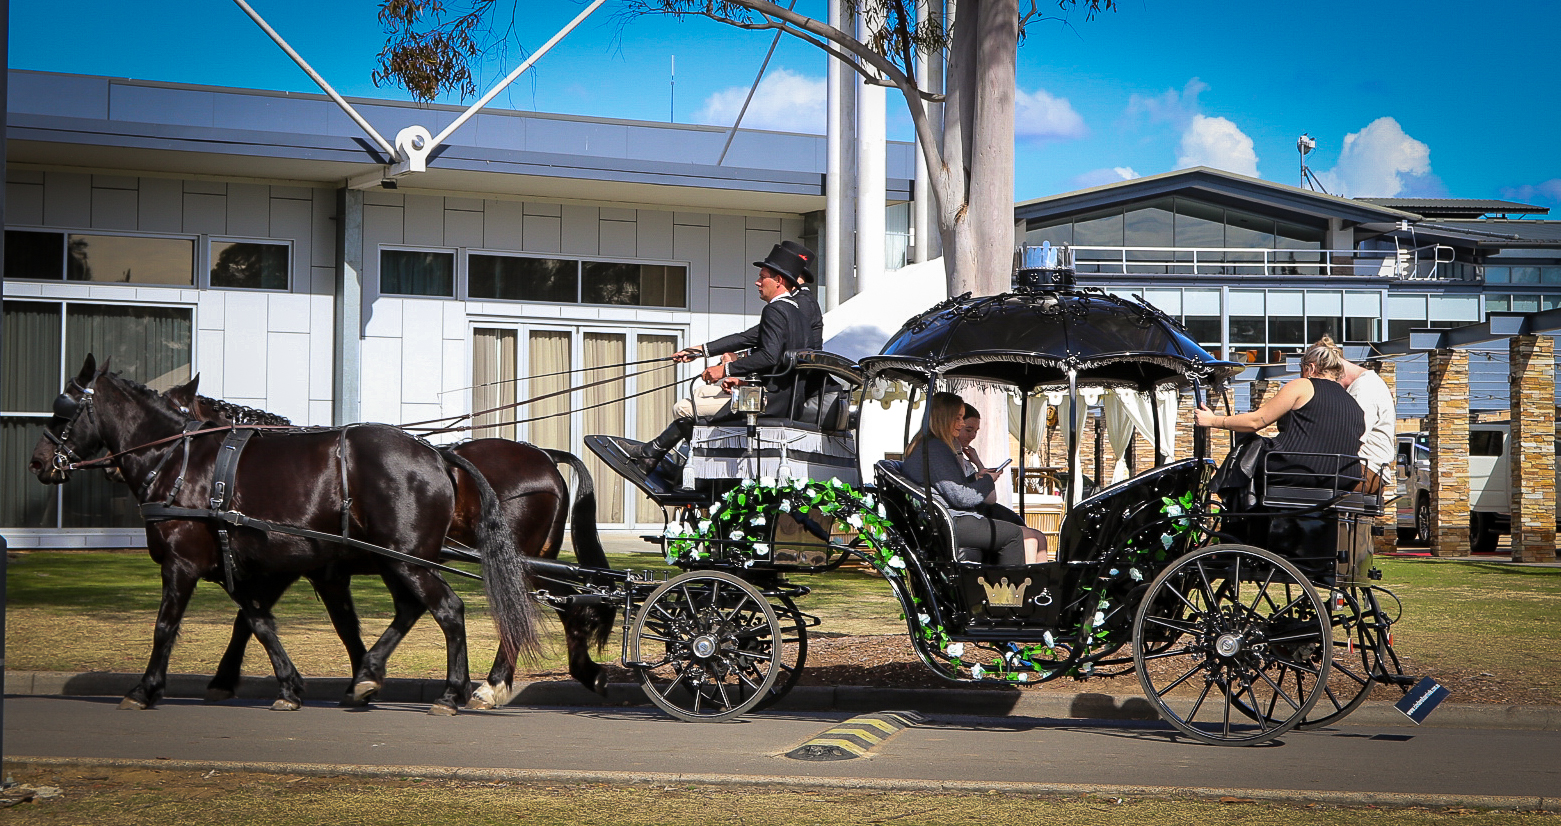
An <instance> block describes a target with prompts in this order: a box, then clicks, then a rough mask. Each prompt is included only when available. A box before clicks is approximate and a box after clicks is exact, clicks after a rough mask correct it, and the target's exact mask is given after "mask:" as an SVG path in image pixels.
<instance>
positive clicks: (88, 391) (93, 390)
mask: <svg viewBox="0 0 1561 826" xmlns="http://www.w3.org/2000/svg"><path fill="white" fill-rule="evenodd" d="M108 362H109V360H108V359H104V360H103V366H102V367H101V368H100V367H98V366H97V359H96V358H94V357H93V355H92V354H91V353H88V354H87V360H86V361H85V362H83V363H82V365H81V372H80V373H77V374H76V377H75V378H73V379H71V380H70V381H69V382H67V383H66V384H65V389H64V390H62V391H60V395H58V396H56V397H55V399H54V407H53V412H54V418H52V419H50V420H49V423H48V424H47V425H44V428H43V435H42V436H40V437H39V438H38V444H37V446H36V447H34V448H33V455H32V461H30V462H28V464H27V469H28V470H30V471H32V472H33V473H34V474H35V475H36V476H37V477H38V481H40V482H43V483H44V484H46V485H59V484H63V483H65V482H66V481H67V480H69V479H70V465H71V464H72V463H74V462H80V461H82V459H83V457H85V456H90V455H92V454H93V453H95V452H97V450H98V448H100V447H102V446H103V439H102V434H100V433H99V432H98V425H99V421H98V416H97V413H96V412H95V411H94V410H93V406H94V405H93V401H94V399H93V397H94V396H95V395H96V394H97V383H98V381H99V380H100V379H102V378H103V376H105V375H107V374H108Z"/></svg>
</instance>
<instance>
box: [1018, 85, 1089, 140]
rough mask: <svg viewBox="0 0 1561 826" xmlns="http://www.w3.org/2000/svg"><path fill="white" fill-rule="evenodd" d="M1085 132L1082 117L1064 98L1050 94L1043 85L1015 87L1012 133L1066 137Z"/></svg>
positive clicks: (1078, 135)
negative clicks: (1039, 87) (1028, 89)
mask: <svg viewBox="0 0 1561 826" xmlns="http://www.w3.org/2000/svg"><path fill="white" fill-rule="evenodd" d="M1088 133H1089V129H1088V128H1087V127H1085V125H1084V118H1082V117H1080V116H1079V113H1078V112H1076V111H1074V109H1073V104H1071V103H1069V102H1068V99H1067V98H1059V97H1053V96H1052V95H1050V94H1048V93H1047V92H1046V90H1045V89H1036V90H1035V91H1034V92H1026V91H1025V90H1023V89H1018V90H1015V93H1014V137H1016V138H1030V139H1032V140H1044V139H1047V138H1057V139H1068V138H1082V137H1084V136H1085V135H1086V134H1088Z"/></svg>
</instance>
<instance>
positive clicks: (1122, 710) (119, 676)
mask: <svg viewBox="0 0 1561 826" xmlns="http://www.w3.org/2000/svg"><path fill="white" fill-rule="evenodd" d="M140 676H141V675H139V674H126V673H115V672H108V671H88V672H83V673H79V674H77V673H70V672H53V671H8V672H6V674H5V693H6V694H7V695H16V696H65V697H120V696H123V695H124V693H125V692H126V691H129V690H130V687H131V686H133V685H135V683H136V681H137V680H139V679H140ZM210 680H211V677H209V676H206V675H201V674H170V675H168V690H167V692H166V694H165V696H168V697H179V698H196V699H200V698H203V697H205V696H206V684H207V683H208V682H210ZM349 682H350V681H349V680H348V679H346V678H344V677H315V678H311V679H309V681H308V686H309V693H308V695H307V696H308V698H309V699H311V700H325V701H332V700H335V699H336V698H337V697H340V696H342V695H344V694H346V693H347V689H348V684H349ZM276 692H277V689H276V680H275V679H274V678H272V677H246V678H245V679H244V681H243V682H241V683H240V684H239V690H238V696H239V697H240V698H241V699H247V700H271V699H275V698H276ZM443 693H444V681H442V680H432V679H428V680H421V679H419V680H403V679H390V680H386V681H385V686H384V688H383V689H381V690H380V694H379V700H380V701H382V702H387V703H431V702H433V701H434V700H435V699H437V698H438V697H439V696H440V695H441V694H443ZM648 704H649V701H648V700H646V699H645V695H644V693H642V692H641V691H640V687H639V686H638V685H635V684H633V683H613V684H612V685H609V686H608V687H607V696H606V697H605V698H603V697H601V696H598V695H597V694H594V693H592V692H590V691H588V690H586V688H585V687H584V686H581V685H580V684H579V683H576V682H574V681H572V680H556V681H553V680H550V681H537V682H528V683H521V684H520V691H519V692H518V693H517V694H516V696H515V699H514V700H513V701H512V702H511V705H522V706H625V705H648ZM775 708H776V709H778V710H782V711H836V712H847V713H854V712H867V711H882V710H884V709H886V708H892V709H905V710H907V711H916V712H920V713H922V714H935V715H971V716H981V717H1036V718H1044V719H1052V720H1140V721H1152V720H1156V719H1158V716H1157V715H1156V714H1155V711H1154V708H1153V707H1152V706H1150V705H1149V701H1148V700H1145V699H1144V698H1143V697H1140V696H1113V695H1110V694H1100V693H1080V694H1061V693H1050V692H1039V691H1021V690H1019V689H1011V690H980V689H960V688H934V689H914V688H870V687H866V686H798V687H797V688H794V689H792V691H791V693H790V694H787V695H786V697H785V698H784V699H782V700H781V702H780V703H777V704H776V705H775ZM1345 722H1346V723H1347V724H1349V725H1362V726H1391V727H1412V726H1413V725H1414V724H1413V723H1411V722H1410V721H1409V719H1408V718H1407V717H1405V716H1404V715H1402V714H1400V713H1399V712H1398V710H1397V709H1395V708H1393V705H1392V703H1388V702H1367V703H1366V704H1365V705H1363V706H1361V707H1360V708H1359V709H1357V710H1356V711H1355V713H1354V714H1351V715H1350V716H1349V717H1348V718H1346V720H1345ZM1425 725H1426V726H1428V727H1432V728H1457V729H1476V728H1478V729H1516V730H1524V731H1561V707H1558V706H1502V705H1477V704H1469V703H1444V704H1443V705H1442V707H1441V708H1439V709H1437V711H1436V713H1434V714H1432V715H1431V717H1430V719H1428V720H1427V721H1426V723H1425Z"/></svg>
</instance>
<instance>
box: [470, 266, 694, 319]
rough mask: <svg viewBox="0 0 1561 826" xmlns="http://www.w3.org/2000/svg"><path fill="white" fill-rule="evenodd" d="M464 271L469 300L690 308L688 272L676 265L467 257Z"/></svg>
mask: <svg viewBox="0 0 1561 826" xmlns="http://www.w3.org/2000/svg"><path fill="white" fill-rule="evenodd" d="M466 270H467V277H466V293H467V296H468V297H470V298H486V299H498V300H502V301H550V302H557V303H561V304H574V303H581V304H620V305H629V306H635V307H673V308H678V309H682V308H685V307H687V306H688V268H687V267H684V266H681V265H677V264H635V263H627V262H621V261H578V260H575V259H572V258H537V257H533V256H526V255H495V254H490V253H471V254H470V255H468V256H467V259H466Z"/></svg>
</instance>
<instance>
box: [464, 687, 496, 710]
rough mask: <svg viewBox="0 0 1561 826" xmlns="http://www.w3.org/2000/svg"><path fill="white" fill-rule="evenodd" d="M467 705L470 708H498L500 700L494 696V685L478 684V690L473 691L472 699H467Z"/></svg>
mask: <svg viewBox="0 0 1561 826" xmlns="http://www.w3.org/2000/svg"><path fill="white" fill-rule="evenodd" d="M466 707H467V708H470V709H489V708H497V707H498V701H497V698H495V697H494V691H493V686H491V685H489V684H488V683H483V684H482V685H480V686H477V690H476V691H473V692H472V696H471V699H469V700H467V701H466Z"/></svg>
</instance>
